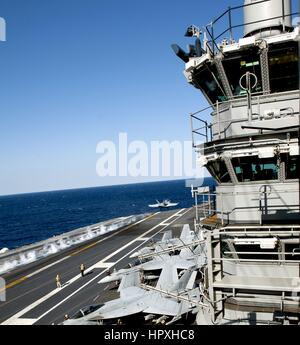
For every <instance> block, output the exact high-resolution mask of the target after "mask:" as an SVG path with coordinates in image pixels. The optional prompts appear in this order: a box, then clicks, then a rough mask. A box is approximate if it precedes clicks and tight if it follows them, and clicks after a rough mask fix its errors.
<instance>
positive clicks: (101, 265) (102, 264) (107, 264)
mask: <svg viewBox="0 0 300 345" xmlns="http://www.w3.org/2000/svg"><path fill="white" fill-rule="evenodd" d="M115 264H116V263H115V262H103V261H99V262H98V263H97V264H96V265H94V268H111V267H112V266H114V265H115Z"/></svg>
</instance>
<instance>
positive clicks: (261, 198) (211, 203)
mask: <svg viewBox="0 0 300 345" xmlns="http://www.w3.org/2000/svg"><path fill="white" fill-rule="evenodd" d="M269 188H270V189H269ZM193 192H194V196H195V208H196V221H197V222H198V223H199V224H200V225H203V224H205V225H207V218H209V217H211V216H213V215H216V216H217V215H219V216H220V220H219V222H220V223H221V224H222V226H224V225H225V224H230V215H231V214H232V213H233V212H236V211H237V210H239V209H244V207H240V208H239V207H235V208H234V209H232V210H231V211H226V210H225V206H224V205H225V200H224V198H226V197H227V196H232V195H234V196H238V195H248V194H249V193H248V192H236V191H234V192H217V191H216V192H210V191H209V192H203V193H201V192H200V193H199V192H197V188H196V189H195V190H194V191H193ZM272 192H273V194H277V191H274V190H273V189H271V186H270V185H262V186H261V188H260V190H259V191H258V192H251V194H252V195H257V200H258V203H257V205H254V206H250V205H249V207H248V209H249V210H257V211H258V212H260V214H261V217H260V219H257V223H259V224H260V225H261V224H262V222H263V216H265V215H268V214H270V211H276V210H281V209H282V208H283V206H285V207H288V208H289V210H293V211H295V212H296V211H298V210H299V209H300V205H297V204H293V205H286V204H285V205H269V204H268V201H269V200H268V197H269V196H270V194H271V193H272ZM280 192H281V193H284V194H288V193H294V190H288V189H287V190H283V191H280ZM217 197H219V203H218V206H217V203H216V198H217ZM198 198H200V199H201V198H202V203H199V202H198ZM273 199H274V197H273ZM205 201H208V203H205ZM199 215H201V218H200V216H199ZM225 218H227V220H225ZM217 223H218V222H216V224H215V226H217V225H218V224H217ZM213 225H214V224H212V227H214V226H213ZM299 228H300V226H299Z"/></svg>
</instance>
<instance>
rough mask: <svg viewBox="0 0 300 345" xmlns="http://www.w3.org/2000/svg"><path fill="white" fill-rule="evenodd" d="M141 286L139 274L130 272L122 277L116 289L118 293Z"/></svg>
mask: <svg viewBox="0 0 300 345" xmlns="http://www.w3.org/2000/svg"><path fill="white" fill-rule="evenodd" d="M140 284H141V277H140V272H139V271H138V270H136V271H133V272H130V273H128V274H124V276H123V277H122V279H121V283H120V286H119V288H118V291H119V292H120V291H122V290H124V289H127V288H129V287H133V286H135V287H139V286H140Z"/></svg>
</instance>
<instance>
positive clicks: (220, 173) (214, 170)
mask: <svg viewBox="0 0 300 345" xmlns="http://www.w3.org/2000/svg"><path fill="white" fill-rule="evenodd" d="M206 168H207V170H208V171H209V172H210V174H211V175H212V176H213V177H214V178H215V179H216V180H217V181H218V182H220V183H228V182H231V178H230V175H229V172H228V170H227V167H226V164H225V162H224V161H222V160H221V159H218V160H216V161H210V162H208V164H207V166H206Z"/></svg>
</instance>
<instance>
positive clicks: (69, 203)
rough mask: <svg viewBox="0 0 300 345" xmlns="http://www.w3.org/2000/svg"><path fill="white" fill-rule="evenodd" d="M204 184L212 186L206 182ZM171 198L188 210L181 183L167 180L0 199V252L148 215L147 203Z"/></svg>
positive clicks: (188, 196) (187, 193) (186, 191)
mask: <svg viewBox="0 0 300 345" xmlns="http://www.w3.org/2000/svg"><path fill="white" fill-rule="evenodd" d="M205 183H206V184H210V185H212V184H213V180H212V179H210V178H209V179H207V180H206V181H205ZM156 199H159V200H162V199H171V200H172V201H173V202H180V204H179V205H178V207H180V208H184V207H190V206H192V205H193V199H192V197H191V192H190V189H189V188H186V187H185V181H184V180H181V181H178V180H177V181H167V182H154V183H142V184H131V185H122V186H112V187H97V188H86V189H74V190H67V191H54V192H44V193H34V194H22V195H13V196H2V197H0V249H1V248H3V247H8V248H9V249H13V248H16V247H20V246H22V245H25V244H31V243H34V242H37V241H41V240H44V239H47V238H50V237H52V236H54V235H58V234H61V233H63V232H66V231H70V230H74V229H76V228H79V227H81V226H86V225H90V224H94V223H97V222H101V221H104V220H108V219H111V218H116V217H119V216H129V215H132V214H140V213H145V212H151V211H152V210H151V209H150V208H149V207H148V204H151V203H155V200H156Z"/></svg>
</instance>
